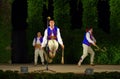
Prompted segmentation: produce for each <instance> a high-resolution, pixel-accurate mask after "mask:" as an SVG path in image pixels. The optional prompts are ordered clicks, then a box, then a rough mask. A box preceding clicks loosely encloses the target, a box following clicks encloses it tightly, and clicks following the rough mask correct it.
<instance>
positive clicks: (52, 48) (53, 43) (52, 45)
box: [48, 40, 58, 55]
mask: <svg viewBox="0 0 120 79" xmlns="http://www.w3.org/2000/svg"><path fill="white" fill-rule="evenodd" d="M48 47H49V50H50V52H51V53H52V54H53V55H55V54H56V50H57V49H58V42H57V41H56V40H49V41H48Z"/></svg>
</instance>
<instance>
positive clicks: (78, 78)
mask: <svg viewBox="0 0 120 79" xmlns="http://www.w3.org/2000/svg"><path fill="white" fill-rule="evenodd" d="M0 78H1V79H119V78H120V72H102V73H94V74H93V75H86V74H74V73H18V72H13V71H0Z"/></svg>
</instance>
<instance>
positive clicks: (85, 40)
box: [82, 32, 92, 46]
mask: <svg viewBox="0 0 120 79" xmlns="http://www.w3.org/2000/svg"><path fill="white" fill-rule="evenodd" d="M88 33H89V32H88ZM89 34H90V33H89ZM90 39H92V35H91V34H90ZM82 43H83V44H86V45H88V46H90V45H91V44H90V43H89V42H88V40H87V38H86V33H85V35H84V39H83V42H82Z"/></svg>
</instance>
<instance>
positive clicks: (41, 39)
mask: <svg viewBox="0 0 120 79" xmlns="http://www.w3.org/2000/svg"><path fill="white" fill-rule="evenodd" d="M39 41H40V43H42V42H43V37H40V39H39ZM36 42H37V37H35V43H36Z"/></svg>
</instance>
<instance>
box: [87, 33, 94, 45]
mask: <svg viewBox="0 0 120 79" xmlns="http://www.w3.org/2000/svg"><path fill="white" fill-rule="evenodd" d="M86 38H87V40H88V42H89V43H92V44H93V43H94V41H93V40H92V39H91V38H90V34H89V33H88V32H87V33H86Z"/></svg>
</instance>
